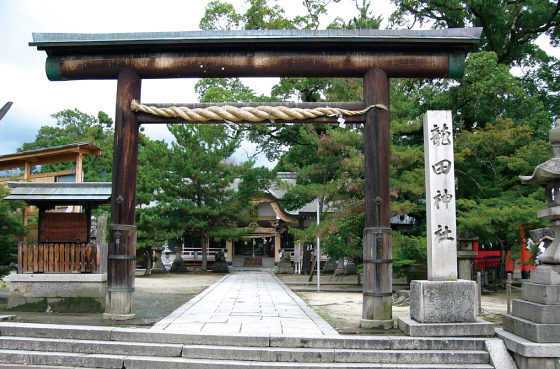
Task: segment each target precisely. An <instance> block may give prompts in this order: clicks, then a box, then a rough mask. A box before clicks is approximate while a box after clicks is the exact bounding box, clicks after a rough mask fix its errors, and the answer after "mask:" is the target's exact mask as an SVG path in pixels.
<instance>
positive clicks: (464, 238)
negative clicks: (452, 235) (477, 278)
mask: <svg viewBox="0 0 560 369" xmlns="http://www.w3.org/2000/svg"><path fill="white" fill-rule="evenodd" d="M477 240H478V237H477V236H476V235H475V234H474V233H472V232H471V231H462V232H461V233H459V235H458V236H457V241H458V242H457V259H458V263H457V266H458V269H459V270H458V271H459V273H458V274H459V279H466V280H467V281H470V280H472V275H471V271H472V261H473V260H474V258H476V255H477V254H478V252H477V251H474V242H475V241H477Z"/></svg>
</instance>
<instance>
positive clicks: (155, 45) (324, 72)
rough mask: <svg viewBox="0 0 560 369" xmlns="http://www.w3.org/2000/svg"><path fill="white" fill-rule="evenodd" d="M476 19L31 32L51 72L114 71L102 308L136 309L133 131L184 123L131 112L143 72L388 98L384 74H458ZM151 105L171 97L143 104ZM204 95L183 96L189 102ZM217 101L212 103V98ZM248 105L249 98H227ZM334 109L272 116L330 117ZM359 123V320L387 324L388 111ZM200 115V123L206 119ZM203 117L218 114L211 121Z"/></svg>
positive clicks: (64, 76)
mask: <svg viewBox="0 0 560 369" xmlns="http://www.w3.org/2000/svg"><path fill="white" fill-rule="evenodd" d="M481 31H482V29H481V28H468V29H447V30H428V31H414V30H323V31H312V30H274V31H268V30H266V31H202V32H163V33H129V34H49V33H34V34H33V42H31V43H30V46H36V47H37V49H38V50H45V51H46V52H47V54H48V57H47V61H46V73H47V77H48V78H49V79H50V80H51V81H64V80H84V79H117V80H118V85H117V109H116V114H115V143H114V159H113V190H112V193H113V197H112V203H111V217H112V222H113V224H111V226H110V228H109V255H108V273H107V286H108V288H107V299H106V310H105V317H106V318H108V319H130V318H133V317H134V306H133V302H134V298H133V297H134V264H135V255H136V227H135V220H134V216H135V207H136V174H137V157H138V130H139V125H140V124H144V123H184V122H185V121H184V120H182V119H180V118H161V117H155V116H152V115H149V114H146V113H134V112H132V111H131V103H132V101H133V100H137V101H140V93H141V81H142V79H149V78H210V77H222V78H224V77H358V78H363V90H364V102H363V103H344V102H339V103H335V102H329V103H328V104H326V103H282V104H281V105H284V106H288V107H299V108H316V107H325V106H327V105H328V106H330V107H338V108H345V109H351V110H361V109H364V108H365V107H366V106H370V105H374V104H382V105H385V106H389V78H461V77H462V76H463V73H464V65H465V57H466V53H467V51H468V49H469V48H471V47H472V46H474V45H476V44H477V43H478V42H479V40H480V34H481ZM150 105H156V106H159V107H166V106H170V105H169V104H150ZM208 105H209V104H185V106H188V107H189V108H199V107H203V108H204V107H207V106H208ZM212 105H219V104H212ZM228 105H234V106H254V105H255V104H245V103H244V104H228ZM336 119H337V118H336V117H320V118H313V119H306V120H299V121H298V120H296V121H293V120H290V121H281V120H277V122H293V123H329V122H336ZM346 121H347V122H348V123H362V122H364V124H365V127H364V140H365V152H364V155H365V202H366V210H365V212H366V224H365V227H366V228H365V229H364V266H365V267H364V274H365V276H364V284H363V312H362V326H365V327H373V328H389V327H392V325H393V321H392V311H391V304H392V300H391V298H392V236H391V227H390V221H389V219H390V207H389V146H390V133H389V123H390V121H389V112H388V111H385V110H380V109H372V110H370V111H368V112H367V113H366V114H363V115H359V116H353V117H348V118H347V119H346ZM207 123H208V122H207ZM210 123H220V122H218V121H212V122H210Z"/></svg>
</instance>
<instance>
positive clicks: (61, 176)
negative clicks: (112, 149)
mask: <svg viewBox="0 0 560 369" xmlns="http://www.w3.org/2000/svg"><path fill="white" fill-rule="evenodd" d="M100 153H101V148H100V147H98V146H96V145H94V144H93V143H92V142H79V143H74V144H69V145H62V146H55V147H48V148H44V149H37V150H28V151H22V152H17V153H14V154H7V155H0V171H9V170H13V169H18V168H23V171H22V172H14V175H12V176H5V177H2V178H0V184H1V183H6V182H8V181H16V182H33V183H58V182H83V178H84V171H83V168H82V162H83V159H84V157H86V156H89V155H99V154H100ZM71 161H74V162H75V163H76V164H75V165H74V167H73V168H72V169H70V170H64V171H58V172H49V173H36V174H32V168H33V167H35V166H39V165H45V164H55V163H63V162H71ZM22 210H23V211H22V212H23V224H24V225H25V226H26V227H27V228H28V231H29V233H28V235H27V236H26V237H25V238H24V239H23V241H32V242H37V241H39V239H38V234H37V224H28V223H29V222H28V218H29V217H30V216H34V215H38V213H37V210H36V208H35V206H29V207H27V208H26V209H22ZM57 210H58V211H64V212H74V213H81V211H82V209H81V208H80V207H77V206H76V207H74V205H70V206H65V207H60V208H58V209H57Z"/></svg>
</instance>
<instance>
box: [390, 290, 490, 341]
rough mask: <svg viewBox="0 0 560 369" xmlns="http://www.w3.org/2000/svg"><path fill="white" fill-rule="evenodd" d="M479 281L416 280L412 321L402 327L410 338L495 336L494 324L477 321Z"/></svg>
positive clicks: (402, 322) (401, 321)
mask: <svg viewBox="0 0 560 369" xmlns="http://www.w3.org/2000/svg"><path fill="white" fill-rule="evenodd" d="M476 290H477V288H476V282H473V281H465V280H458V281H412V282H411V283H410V318H399V322H398V326H399V329H401V330H402V331H403V332H405V333H406V334H407V335H409V336H418V337H425V336H438V337H457V336H493V335H494V324H492V323H489V322H485V321H483V320H480V319H477V316H476V312H477V303H476V301H477V299H476Z"/></svg>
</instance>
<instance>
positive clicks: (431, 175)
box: [399, 111, 494, 336]
mask: <svg viewBox="0 0 560 369" xmlns="http://www.w3.org/2000/svg"><path fill="white" fill-rule="evenodd" d="M424 154H425V155H424V156H425V171H426V210H427V215H428V216H427V228H428V237H427V242H428V280H427V281H412V282H411V284H410V318H399V328H400V329H401V330H402V331H404V332H405V333H406V334H408V335H410V336H493V335H494V325H493V324H492V323H488V322H485V321H482V320H477V316H476V313H477V287H476V282H473V281H470V280H468V281H466V280H457V233H456V213H455V173H454V158H453V127H452V119H451V111H428V112H426V114H425V115H424Z"/></svg>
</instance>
